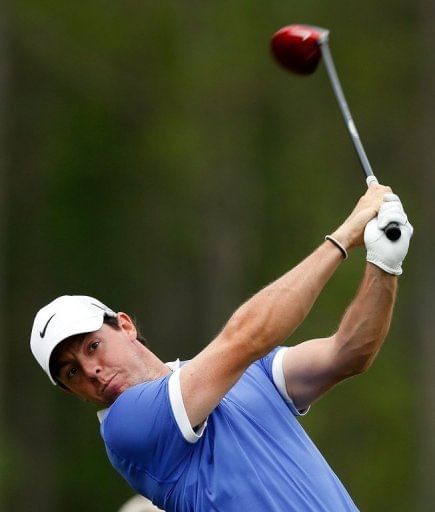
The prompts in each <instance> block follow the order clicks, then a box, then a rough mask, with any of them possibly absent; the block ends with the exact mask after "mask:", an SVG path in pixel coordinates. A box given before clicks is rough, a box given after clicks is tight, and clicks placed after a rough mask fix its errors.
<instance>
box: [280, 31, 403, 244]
mask: <svg viewBox="0 0 435 512" xmlns="http://www.w3.org/2000/svg"><path fill="white" fill-rule="evenodd" d="M328 38H329V30H327V29H325V28H321V27H315V26H311V25H288V26H286V27H283V28H281V29H280V30H278V32H276V33H275V34H274V35H273V36H272V40H271V50H272V53H273V55H274V56H275V58H276V60H277V61H278V62H279V63H280V64H281V66H283V67H284V68H285V69H287V70H289V71H292V72H293V73H297V74H302V75H309V74H311V73H314V71H315V70H316V69H317V65H318V63H319V61H320V58H321V57H322V56H323V60H324V62H325V66H326V71H327V73H328V77H329V80H330V82H331V85H332V89H333V91H334V94H335V97H336V99H337V102H338V106H339V107H340V111H341V113H342V115H343V119H344V122H345V124H346V127H347V130H348V133H349V135H350V138H351V140H352V143H353V146H354V148H355V150H356V153H357V155H358V158H359V161H360V163H361V166H362V169H363V171H364V174H365V176H366V181H367V184H368V185H369V184H370V183H371V182H373V181H376V182H377V180H376V177H375V176H374V174H373V170H372V168H371V165H370V162H369V160H368V158H367V154H366V152H365V150H364V147H363V145H362V142H361V139H360V137H359V134H358V130H357V129H356V126H355V123H354V121H353V118H352V114H351V113H350V110H349V107H348V105H347V101H346V98H345V96H344V93H343V89H342V87H341V84H340V80H339V78H338V75H337V71H336V69H335V65H334V61H333V59H332V54H331V51H330V49H329V45H328ZM384 231H385V234H386V236H387V238H388V239H389V240H391V241H395V240H398V239H399V238H400V235H401V232H400V227H399V225H398V224H397V223H396V222H390V223H389V224H388V226H386V228H385V229H384Z"/></svg>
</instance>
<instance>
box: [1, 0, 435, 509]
mask: <svg viewBox="0 0 435 512" xmlns="http://www.w3.org/2000/svg"><path fill="white" fill-rule="evenodd" d="M0 4H1V7H2V9H1V11H2V17H1V18H2V21H1V24H0V30H1V37H0V62H1V66H0V115H1V118H0V119H1V123H0V128H1V130H0V151H1V157H2V158H1V175H0V185H1V186H0V189H1V192H0V213H1V221H0V223H1V228H2V230H1V238H2V247H3V251H2V255H1V259H0V264H1V269H0V272H1V276H2V280H1V287H0V290H1V293H0V306H1V307H0V310H1V320H2V340H1V345H0V347H1V348H0V370H1V372H0V408H1V411H2V414H1V420H0V421H1V430H0V434H1V435H0V484H1V488H0V490H1V491H2V492H1V500H2V501H1V505H0V510H2V511H5V512H10V511H14V512H22V511H23V512H24V511H25V512H28V511H34V510H40V511H44V512H51V511H56V512H58V511H62V512H73V511H78V510H79V511H92V512H100V511H101V512H112V511H115V510H117V508H118V506H119V505H120V504H121V503H122V502H123V501H124V500H125V499H127V497H129V496H130V495H131V494H132V491H131V490H130V489H129V488H128V487H127V485H126V484H125V483H124V482H123V481H122V480H121V478H120V477H119V476H118V475H117V474H116V473H115V471H114V470H113V469H112V468H111V467H110V465H109V463H108V461H107V460H106V456H105V453H104V447H103V444H102V441H101V440H100V437H99V429H98V422H97V419H96V417H95V411H94V409H93V407H92V406H89V405H88V404H84V403H80V402H79V401H77V400H75V399H73V398H71V397H69V396H66V395H64V394H63V393H62V392H61V391H59V390H58V389H55V388H54V387H51V386H50V384H49V382H48V379H47V378H46V377H45V376H44V374H43V373H42V372H41V370H40V369H39V367H37V365H36V364H35V362H34V361H33V359H32V357H31V354H30V351H29V348H28V339H29V335H30V328H31V324H32V321H33V316H34V314H35V312H36V311H37V310H38V309H39V308H40V307H41V306H42V305H44V304H46V303H47V302H48V301H50V300H51V299H53V298H54V297H56V296H58V295H62V294H75V293H78V294H90V295H94V296H97V297H98V298H100V299H101V300H102V301H104V302H105V303H107V304H109V305H110V306H111V307H113V308H114V309H116V310H122V311H126V312H129V313H131V314H133V315H134V316H135V317H136V318H137V320H138V322H139V325H140V326H141V327H142V330H143V332H144V334H145V336H146V337H147V339H148V340H149V342H150V345H151V348H152V349H153V350H154V351H155V352H156V353H157V355H159V357H161V358H162V359H163V360H173V359H174V358H176V357H181V358H183V359H187V358H190V357H192V356H193V355H194V354H195V353H197V352H198V351H199V350H200V348H201V347H203V346H204V345H205V344H206V343H207V342H209V341H210V340H211V339H212V338H213V337H214V335H215V334H216V333H217V331H218V330H219V329H220V328H221V326H222V325H223V324H224V322H225V320H226V319H227V318H228V316H229V315H230V314H231V312H232V311H233V310H234V309H235V308H236V307H237V306H238V305H239V304H240V303H241V302H242V301H243V300H245V299H246V298H247V297H248V296H249V295H251V294H253V293H254V292H255V291H256V290H257V289H259V288H260V287H261V286H263V285H264V284H266V283H267V282H269V281H271V280H272V279H274V278H275V277H277V276H278V275H280V274H281V273H283V272H284V271H286V270H287V269H288V268H290V267H291V266H293V265H294V264H296V263H297V262H298V260H299V259H301V258H302V257H304V256H305V255H306V254H307V253H308V252H310V251H311V250H312V249H313V248H314V247H315V246H316V245H318V244H319V243H320V242H321V241H322V239H323V237H324V235H325V234H327V233H328V232H331V231H332V230H333V229H334V227H335V226H336V225H337V224H338V223H340V222H341V221H342V220H343V218H344V217H345V215H346V214H347V213H348V212H349V211H350V209H351V207H352V206H353V204H354V202H355V201H356V199H357V198H358V196H359V195H361V194H362V193H363V192H364V189H365V184H364V181H363V175H362V172H361V170H360V168H359V164H358V161H357V159H356V157H355V155H354V152H353V149H352V146H351V144H350V142H349V140H348V136H347V134H346V131H345V128H344V125H343V123H342V120H341V118H340V113H339V110H338V107H337V105H336V103H335V99H334V97H333V94H332V91H331V89H330V86H329V83H328V81H327V77H326V73H325V70H324V69H322V67H321V69H319V71H318V72H317V73H316V74H314V75H313V76H311V77H310V78H301V77H296V76H291V75H289V74H288V73H287V72H285V71H283V70H282V69H280V68H278V67H277V66H276V65H275V63H274V62H273V61H272V59H271V57H270V55H269V49H268V45H269V40H270V37H271V35H272V34H273V33H274V32H275V31H276V30H277V29H278V28H280V27H281V26H283V25H286V24H289V23H295V22H304V23H310V24H316V25H320V26H326V27H328V28H330V29H331V49H332V51H333V54H334V57H335V61H336V65H337V68H338V71H339V74H340V76H341V78H342V82H343V86H344V89H345V92H346V95H347V97H348V101H349V104H350V107H351V110H352V112H353V114H354V117H355V120H356V123H357V125H358V127H359V131H360V134H361V137H362V139H363V142H364V144H365V146H366V148H367V151H368V154H369V158H370V160H371V161H372V164H373V166H374V169H375V172H376V173H377V175H378V177H379V179H380V180H381V181H382V182H384V183H387V184H391V186H392V187H393V188H394V189H395V191H397V192H398V193H399V194H400V195H401V197H402V200H403V201H404V203H405V205H406V207H407V210H408V213H409V215H410V217H411V218H412V221H413V223H414V225H415V228H416V235H415V238H414V241H413V246H412V248H411V251H410V254H409V256H408V259H407V261H406V263H405V266H404V268H405V272H404V276H403V278H401V280H400V281H401V282H400V294H399V299H398V304H397V310H396V316H395V319H394V324H393V328H392V331H391V333H390V335H389V338H388V341H387V343H386V346H385V347H384V349H383V351H382V353H381V354H380V356H379V358H378V360H377V362H376V364H375V365H374V367H373V368H372V369H371V370H370V372H368V373H367V374H366V375H364V376H362V377H359V378H355V379H352V380H351V381H349V382H347V383H345V384H343V385H340V386H339V387H338V388H337V389H336V390H334V391H333V392H331V393H330V394H329V395H328V396H327V397H325V398H324V399H323V400H321V401H320V402H319V403H318V404H316V405H315V406H314V407H313V408H312V411H311V413H310V414H309V415H308V416H307V417H306V418H303V419H302V422H303V424H304V426H305V427H306V429H307V430H308V432H309V433H310V434H311V435H312V437H313V439H314V440H315V442H316V444H317V445H318V446H319V447H320V449H321V451H322V452H323V453H324V454H325V456H326V458H327V459H328V461H329V462H330V463H331V465H332V467H333V468H334V469H335V471H336V472H337V473H338V475H339V476H340V478H341V479H342V480H343V482H344V483H345V485H346V486H347V488H348V489H349V491H350V493H351V495H352V496H353V497H354V499H355V501H356V503H357V504H358V506H359V507H360V508H361V510H363V511H414V510H415V511H426V510H427V511H429V510H434V509H435V494H434V492H435V491H434V489H433V484H432V480H433V477H434V476H435V474H434V473H435V471H434V463H433V460H434V459H435V453H434V451H435V448H434V441H433V437H434V434H435V418H434V392H435V391H434V377H433V371H432V369H433V364H434V363H435V355H434V350H433V349H432V341H431V335H432V332H433V327H434V325H433V323H434V319H433V317H434V315H433V313H432V302H431V301H432V298H431V297H432V293H433V289H434V286H433V285H434V281H435V279H434V275H433V271H432V270H431V265H432V264H433V263H432V262H433V251H434V236H433V229H432V226H431V222H432V219H433V218H434V215H433V214H434V206H433V199H432V197H433V190H434V183H433V182H434V179H433V178H432V173H433V161H434V157H435V155H434V147H433V146H434V143H433V130H434V126H433V124H434V121H433V119H435V116H434V115H433V114H434V104H435V100H434V98H435V84H434V76H435V70H434V64H433V47H434V42H435V41H434V36H433V35H432V32H433V29H432V25H433V21H434V14H435V13H434V10H435V9H434V5H433V4H434V2H430V1H429V0H419V1H416V2H414V3H413V2H409V1H405V0H396V1H392V0H381V1H377V2H375V1H374V0H366V1H365V2H360V1H354V0H350V1H347V2H343V1H338V0H331V1H329V2H322V1H320V0H306V1H305V2H283V1H278V0H269V1H268V2H264V1H258V0H250V1H244V0H232V1H226V0H220V1H218V0H210V1H207V0H204V1H193V0H191V1H187V0H185V1H178V2H176V1H167V0H161V1H159V2H151V1H143V2H137V1H133V0H124V1H123V2H115V1H109V0H91V1H87V2H85V1H80V0H77V1H75V2H67V1H64V0H58V1H57V2H49V1H44V0H38V1H35V0H14V2H4V1H3V2H0ZM363 266H364V251H363V250H359V251H356V252H355V253H354V254H353V255H352V258H351V259H350V260H349V261H348V262H346V263H345V264H344V265H343V266H342V268H341V269H340V270H339V272H338V274H337V275H336V277H334V279H333V280H332V281H331V283H330V284H329V285H328V287H327V289H326V290H325V292H324V294H323V295H322V297H321V299H320V300H319V302H318V304H317V305H316V307H315V308H314V310H313V312H312V314H311V315H310V317H309V319H308V320H307V321H306V323H305V324H304V325H303V326H302V327H301V328H300V329H299V330H298V331H297V333H296V335H295V336H294V337H293V338H292V339H290V340H289V343H297V342H300V341H303V340H304V339H308V338H310V337H314V336H322V335H327V334H329V333H331V332H333V330H334V328H335V327H336V326H337V324H338V322H339V320H340V317H341V315H342V313H343V311H344V308H345V307H346V305H347V303H348V302H349V300H350V299H351V297H352V296H353V294H354V292H355V289H356V287H357V284H358V280H359V277H360V276H361V273H362V269H363ZM198 512H199V511H198ZM201 512H206V511H201ZM222 512H224V511H222ZM265 512H266V511H265ZM301 512H303V511H301Z"/></svg>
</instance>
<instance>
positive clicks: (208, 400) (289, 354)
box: [31, 183, 413, 512]
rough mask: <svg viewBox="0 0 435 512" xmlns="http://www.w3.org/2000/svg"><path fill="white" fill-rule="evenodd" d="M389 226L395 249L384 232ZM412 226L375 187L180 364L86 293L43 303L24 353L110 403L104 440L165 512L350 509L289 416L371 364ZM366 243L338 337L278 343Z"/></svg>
mask: <svg viewBox="0 0 435 512" xmlns="http://www.w3.org/2000/svg"><path fill="white" fill-rule="evenodd" d="M390 222H395V223H397V224H398V225H399V226H400V230H401V237H400V238H399V240H396V241H391V240H389V239H388V238H387V237H386V235H385V232H384V231H383V229H384V228H385V226H387V225H388V224H389V223H390ZM412 231H413V229H412V226H411V224H410V223H409V222H408V219H407V216H406V214H405V212H404V210H403V208H402V205H401V203H400V200H399V198H398V197H397V196H396V195H394V194H392V192H391V189H390V188H389V187H385V186H381V185H378V184H377V183H373V184H372V185H371V186H370V187H369V188H368V190H367V192H366V193H365V194H364V196H363V197H362V198H361V199H360V200H359V201H358V203H357V205H356V206H355V208H354V210H353V211H352V213H351V214H350V216H349V217H348V218H347V219H346V220H345V221H344V222H343V223H342V224H341V225H340V226H339V227H338V228H337V229H336V230H335V231H334V232H333V233H332V234H331V235H330V236H327V237H326V240H325V241H324V242H323V243H322V244H321V245H320V246H319V247H318V248H317V249H315V250H314V252H312V253H311V254H310V255H309V256H308V257H307V258H305V259H304V260H303V261H302V262H301V263H299V264H298V265H297V266H295V267H294V268H293V269H292V270H290V271H289V272H287V273H286V274H284V275H283V276H282V277H280V278H279V279H277V280H276V281H274V282H273V283H271V284H269V285H268V286H266V287H265V288H263V289H262V290H260V291H259V292H258V293H257V294H256V295H254V296H253V297H252V298H250V299H249V300H247V301H246V302H245V303H244V304H243V305H242V306H241V307H239V308H238V309H237V310H236V311H235V313H234V314H233V315H232V316H231V318H230V319H229V320H228V322H227V323H226V325H225V326H224V328H223V329H222V331H221V332H220V333H219V334H218V336H217V337H216V338H215V339H214V340H213V341H212V342H211V343H210V344H209V345H207V346H206V347H205V348H204V349H203V350H202V351H201V352H200V353H199V354H198V355H197V356H195V357H194V358H193V359H192V360H190V361H188V362H186V363H181V364H180V362H179V361H177V362H176V363H172V364H169V365H167V364H165V363H163V362H162V361H161V360H160V359H159V358H158V357H157V356H156V355H155V354H154V353H153V352H151V351H150V350H149V349H148V348H147V347H146V346H144V345H143V344H142V343H141V342H140V340H139V339H138V332H137V329H136V326H135V324H134V322H133V321H132V320H131V318H130V317H129V316H128V315H127V314H126V313H123V312H119V313H116V312H114V311H113V310H111V309H110V308H108V307H107V306H105V305H104V304H103V303H101V302H100V301H98V300H96V299H94V298H91V297H84V296H63V297H60V298H58V299H56V300H54V301H53V302H51V303H50V304H48V305H47V306H45V307H44V308H42V309H41V310H40V311H39V312H38V313H37V315H36V317H35V321H34V325H33V330H32V335H31V348H32V351H33V354H34V356H35V357H36V359H37V360H38V362H39V364H40V365H41V366H42V368H43V369H44V370H45V372H46V373H47V374H48V376H49V378H50V380H51V381H52V382H53V383H55V384H58V385H59V386H60V387H62V388H63V389H64V390H66V391H68V392H70V393H73V394H75V395H77V396H78V397H80V398H82V399H85V400H89V401H92V402H95V403H97V404H100V405H102V406H105V407H106V409H105V410H104V411H102V412H101V413H100V421H101V435H102V437H103V440H104V443H105V446H106V450H107V454H108V457H109V459H110V461H111V463H112V464H113V466H114V467H115V468H116V469H117V471H118V472H119V473H121V475H122V476H123V477H124V478H125V479H126V480H127V481H128V482H129V484H130V485H131V486H132V487H133V488H134V489H135V490H136V491H138V492H139V493H141V494H143V495H144V496H146V497H148V498H150V499H151V500H152V502H153V503H154V504H155V505H156V506H158V507H159V508H161V509H164V510H166V511H167V512H179V511H182V512H186V511H189V512H214V511H216V512H217V511H219V512H241V511H250V512H257V511H258V512H264V511H267V512H283V511H286V512H289V511H295V512H300V511H304V512H307V511H313V512H314V511H315V512H319V511H328V512H340V511H355V510H357V508H356V506H355V504H354V503H353V501H352V499H351V498H350V496H349V494H348V493H347V491H346V490H345V488H344V487H343V485H342V484H341V482H340V481H339V479H338V478H337V476H336V475H335V474H334V472H333V471H332V469H331V468H330V467H329V465H328V464H327V462H326V461H325V459H324V458H323V457H322V455H321V454H320V452H319V451H318V449H317V448H316V447H315V446H314V444H313V443H312V441H311V440H310V439H309V437H308V436H307V434H306V433H305V432H304V430H303V429H302V427H301V426H300V424H299V422H298V420H297V416H298V415H300V414H304V413H305V412H306V411H307V410H308V408H309V406H310V405H311V404H312V403H313V402H314V401H315V400H317V399H318V398H320V397H321V396H322V395H323V394H325V393H326V392H327V391H328V390H329V389H330V388H332V387H333V386H334V385H335V384H337V383H338V382H340V381H342V380H344V379H346V378H348V377H350V376H352V375H356V374H359V373H362V372H364V371H365V370H366V369H367V368H368V367H369V366H370V365H371V363H372V362H373V360H374V359H375V357H376V355H377V353H378V352H379V350H380V348H381V346H382V343H383V341H384V339H385V337H386V335H387V332H388V330H389V326H390V321H391V316H392V311H393V305H394V300H395V295H396V286H397V282H396V281H397V277H396V276H398V275H400V274H401V273H402V267H401V266H402V262H403V260H404V258H405V256H406V254H407V251H408V246H409V241H410V238H411V236H412ZM364 243H365V246H366V248H367V264H366V267H365V271H364V275H363V278H362V281H361V284H360V287H359V289H358V291H357V293H356V296H355V298H354V299H353V300H352V302H351V304H350V305H349V307H348V308H347V310H346V312H345V314H344V316H343V318H342V320H341V322H340V324H339V327H338V329H337V332H335V333H334V334H333V335H331V336H328V337H325V338H319V339H313V340H310V341H306V342H304V343H300V344H298V345H296V346H293V347H281V346H280V344H282V343H283V342H284V341H285V340H286V339H287V338H288V337H289V336H290V335H291V334H292V333H293V332H294V331H295V329H296V328H297V327H298V325H299V324H300V323H301V322H302V321H303V320H304V319H305V317H306V316H307V314H308V312H309V311H310V309H311V307H312V305H313V304H314V302H315V301H316V299H317V297H318V295H319V293H320V292H321V290H322V289H323V287H324V285H325V284H326V283H327V282H328V280H329V279H330V278H331V276H332V275H333V274H334V272H335V271H336V269H337V268H338V267H339V265H340V263H341V262H342V261H343V260H344V259H346V258H347V255H348V252H349V251H351V250H352V249H353V248H355V247H357V246H360V245H363V244H364Z"/></svg>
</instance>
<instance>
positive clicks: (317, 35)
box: [270, 25, 329, 75]
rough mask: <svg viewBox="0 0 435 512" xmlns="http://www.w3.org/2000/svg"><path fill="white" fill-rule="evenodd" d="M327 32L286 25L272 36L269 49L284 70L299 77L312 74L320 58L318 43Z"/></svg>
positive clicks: (308, 27)
mask: <svg viewBox="0 0 435 512" xmlns="http://www.w3.org/2000/svg"><path fill="white" fill-rule="evenodd" d="M328 33H329V32H328V30H326V29H323V28H320V27H312V26H310V25H288V26H286V27H283V28H281V29H280V30H278V32H276V33H275V34H274V35H273V36H272V40H271V42H270V48H271V50H272V53H273V55H274V57H275V58H276V60H277V61H278V62H279V63H280V64H281V66H283V67H284V68H285V69H287V70H289V71H292V72H293V73H298V74H300V75H309V74H311V73H314V71H315V70H316V68H317V65H318V64H319V60H320V58H321V56H322V51H321V47H320V43H321V41H322V40H323V39H326V38H327V37H328Z"/></svg>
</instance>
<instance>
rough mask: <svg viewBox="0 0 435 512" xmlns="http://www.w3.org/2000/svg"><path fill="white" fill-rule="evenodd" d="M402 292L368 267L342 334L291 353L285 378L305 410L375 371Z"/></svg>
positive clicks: (343, 322) (394, 279)
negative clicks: (347, 382) (352, 379)
mask: <svg viewBox="0 0 435 512" xmlns="http://www.w3.org/2000/svg"><path fill="white" fill-rule="evenodd" d="M396 290H397V277H396V276H393V275H390V274H387V273H386V272H384V271H383V270H381V269H379V268H378V267H376V266H374V265H372V264H371V263H368V264H367V267H366V270H365V273H364V277H363V279H362V282H361V285H360V288H359V290H358V292H357V294H356V297H355V298H354V300H353V301H352V303H351V304H350V306H349V308H348V309H347V311H346V313H345V314H344V316H343V319H342V320H341V322H340V325H339V328H338V330H337V332H336V333H335V334H334V335H332V336H331V337H329V338H321V339H315V340H311V341H306V342H304V343H301V344H299V345H296V346H295V347H291V348H290V349H288V350H287V352H286V353H285V355H284V358H283V371H284V377H285V380H286V386H287V391H288V394H289V396H290V397H291V398H292V400H293V402H294V404H295V406H296V407H297V408H298V409H299V410H302V409H305V408H306V407H308V406H309V405H310V404H311V403H312V402H313V401H314V400H316V399H318V398H319V397H320V396H321V395H323V394H324V393H325V392H326V391H328V390H329V389H330V388H331V387H332V386H334V385H335V384H337V383H338V382H340V381H342V380H343V379H345V378H347V377H350V376H352V375H356V374H358V373H362V372H363V371H365V370H366V369H368V368H369V366H370V365H371V363H372V362H373V360H374V359H375V357H376V355H377V354H378V352H379V350H380V348H381V346H382V343H383V342H384V340H385V337H386V336H387V333H388V330H389V327H390V323H391V317H392V313H393V307H394V301H395V297H396Z"/></svg>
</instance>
